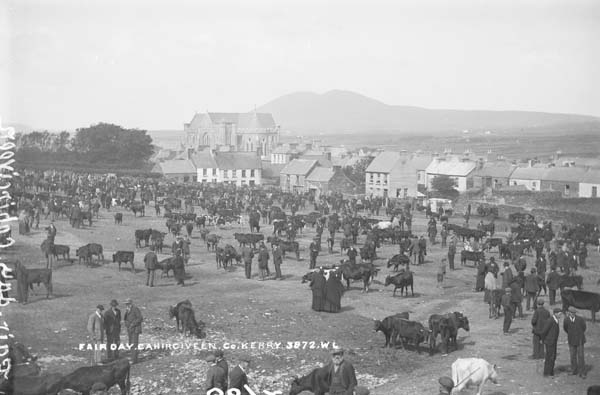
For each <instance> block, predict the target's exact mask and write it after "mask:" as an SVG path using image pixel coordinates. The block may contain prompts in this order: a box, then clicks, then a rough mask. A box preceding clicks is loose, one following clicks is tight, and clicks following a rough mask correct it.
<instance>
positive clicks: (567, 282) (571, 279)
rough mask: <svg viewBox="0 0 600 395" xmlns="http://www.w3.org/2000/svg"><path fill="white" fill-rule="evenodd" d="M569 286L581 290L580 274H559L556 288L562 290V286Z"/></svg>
mask: <svg viewBox="0 0 600 395" xmlns="http://www.w3.org/2000/svg"><path fill="white" fill-rule="evenodd" d="M566 287H568V288H571V287H577V289H578V290H580V291H581V290H582V289H583V277H582V276H579V275H577V276H568V275H566V274H565V275H562V276H560V280H559V282H558V288H560V290H561V291H562V289H563V288H566Z"/></svg>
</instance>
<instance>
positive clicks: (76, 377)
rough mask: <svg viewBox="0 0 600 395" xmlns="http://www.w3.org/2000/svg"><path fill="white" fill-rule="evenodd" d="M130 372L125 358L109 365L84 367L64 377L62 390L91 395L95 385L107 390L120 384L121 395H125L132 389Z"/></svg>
mask: <svg viewBox="0 0 600 395" xmlns="http://www.w3.org/2000/svg"><path fill="white" fill-rule="evenodd" d="M129 370H130V364H129V360H127V359H125V358H123V359H119V360H117V361H114V362H112V363H110V364H107V365H98V366H86V367H82V368H79V369H77V370H75V371H74V372H73V373H70V374H68V375H66V376H65V377H64V379H63V381H62V385H61V389H70V390H73V391H77V392H81V393H83V394H84V395H89V393H90V391H91V389H92V386H93V385H94V384H95V383H102V384H104V385H105V386H106V388H107V389H110V388H111V387H112V386H114V385H115V384H118V385H119V388H120V389H121V395H125V394H127V393H128V392H129V389H130V387H131V382H130V380H129Z"/></svg>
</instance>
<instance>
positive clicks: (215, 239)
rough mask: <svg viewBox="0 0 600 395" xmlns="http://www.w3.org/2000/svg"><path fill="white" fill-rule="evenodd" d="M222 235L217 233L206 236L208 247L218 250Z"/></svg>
mask: <svg viewBox="0 0 600 395" xmlns="http://www.w3.org/2000/svg"><path fill="white" fill-rule="evenodd" d="M219 240H221V236H219V235H215V234H209V235H207V236H206V248H207V249H208V250H209V251H210V249H211V248H212V249H213V250H214V251H216V250H217V244H219Z"/></svg>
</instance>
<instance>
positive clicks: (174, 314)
mask: <svg viewBox="0 0 600 395" xmlns="http://www.w3.org/2000/svg"><path fill="white" fill-rule="evenodd" d="M184 307H186V308H190V309H191V308H192V302H190V301H189V299H186V300H183V301H181V302H179V303H177V304H176V305H173V306H170V307H169V318H171V319H173V318H175V321H176V322H177V331H178V332H181V331H182V330H183V326H182V327H181V329H179V323H180V322H181V317H180V316H179V311H180V310H182V309H183V308H184Z"/></svg>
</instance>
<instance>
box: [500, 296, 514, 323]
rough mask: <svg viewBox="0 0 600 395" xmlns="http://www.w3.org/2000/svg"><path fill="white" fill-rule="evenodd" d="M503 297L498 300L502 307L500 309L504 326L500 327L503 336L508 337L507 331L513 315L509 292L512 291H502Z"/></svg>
mask: <svg viewBox="0 0 600 395" xmlns="http://www.w3.org/2000/svg"><path fill="white" fill-rule="evenodd" d="M504 292H505V293H504V295H502V299H501V300H500V304H501V305H502V308H503V309H504V325H503V327H502V329H503V332H504V334H505V335H508V330H509V329H510V324H511V323H512V319H513V315H514V310H513V305H512V303H511V295H510V294H511V292H512V290H511V289H510V288H505V289H504Z"/></svg>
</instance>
